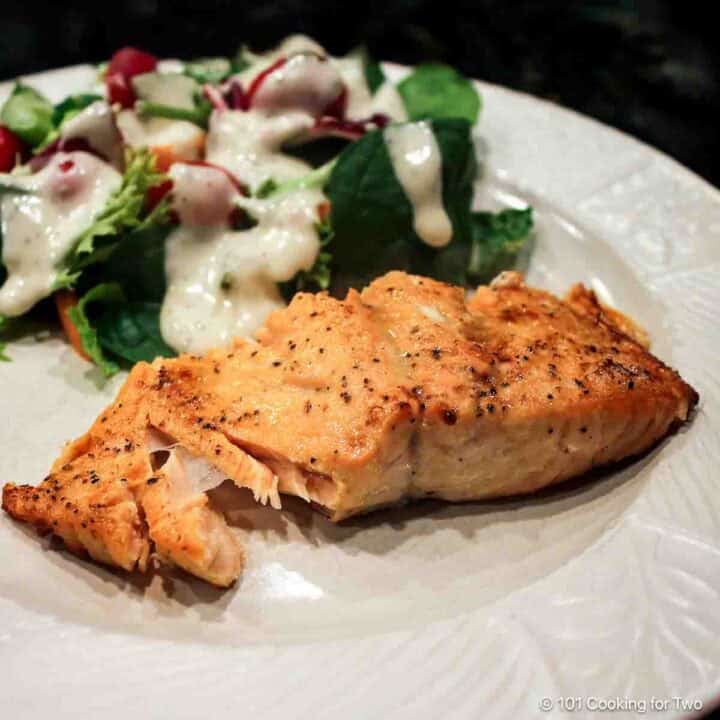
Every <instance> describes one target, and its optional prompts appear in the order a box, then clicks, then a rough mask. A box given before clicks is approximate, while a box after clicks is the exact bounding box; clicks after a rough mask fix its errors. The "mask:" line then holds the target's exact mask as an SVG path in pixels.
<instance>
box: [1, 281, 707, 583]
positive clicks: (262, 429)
mask: <svg viewBox="0 0 720 720" xmlns="http://www.w3.org/2000/svg"><path fill="white" fill-rule="evenodd" d="M644 340H645V337H644V335H643V334H642V330H641V329H640V328H639V327H638V326H637V325H635V324H634V323H633V322H632V321H631V320H630V319H629V318H625V316H622V315H620V314H619V313H617V312H615V311H612V310H610V309H608V308H604V307H603V306H602V305H600V303H598V302H597V299H596V298H595V297H594V295H593V294H592V293H591V292H589V291H587V290H585V289H584V288H582V287H581V286H576V287H575V288H573V290H572V291H571V293H570V295H569V296H568V298H567V299H566V301H562V300H559V299H558V298H556V297H554V296H552V295H550V294H549V293H547V292H543V291H541V290H535V289H531V288H529V287H527V286H526V285H525V284H524V283H523V281H522V278H521V277H520V276H519V275H518V274H516V273H504V274H502V275H501V276H499V277H498V278H497V279H496V280H495V281H494V282H493V283H492V284H491V285H490V286H488V287H481V288H479V289H478V290H477V292H476V293H475V294H474V296H473V297H472V299H471V300H470V301H468V302H466V298H465V294H464V292H463V290H462V289H460V288H456V287H452V286H450V285H446V284H443V283H440V282H436V281H434V280H430V279H427V278H422V277H417V276H410V275H406V274H404V273H400V272H392V273H389V274H387V275H385V276H384V277H382V278H379V279H378V280H376V281H375V282H373V283H372V284H371V285H370V286H369V287H367V288H365V289H364V290H363V291H362V292H357V291H354V290H351V291H350V292H349V293H348V295H347V297H346V298H345V299H344V300H336V299H334V298H331V297H329V296H328V295H326V294H323V293H321V294H317V295H312V294H305V293H300V294H298V295H296V296H295V298H294V299H293V301H292V303H291V304H290V305H289V307H287V308H286V309H284V310H281V311H278V312H276V313H274V314H273V315H271V316H270V318H269V319H268V321H267V322H266V324H265V326H264V327H263V328H262V329H261V330H260V332H259V333H258V336H257V342H253V341H245V340H239V341H236V342H235V344H234V345H233V346H232V347H230V348H224V349H218V350H214V351H211V352H209V353H208V354H207V355H205V356H204V357H196V356H190V355H184V356H181V357H179V358H177V359H173V360H166V359H158V360H156V361H155V362H154V363H152V364H147V363H140V364H138V365H136V366H135V368H134V369H133V371H132V372H131V374H130V376H129V378H128V380H127V382H126V384H125V386H124V387H123V389H122V390H121V392H120V394H119V396H118V398H117V400H116V401H115V402H114V403H113V404H112V405H111V406H110V407H109V408H107V409H106V410H105V411H104V412H103V413H102V414H101V416H100V417H99V418H98V419H97V421H96V422H95V424H94V425H93V426H92V427H91V428H90V430H89V431H88V433H87V434H86V435H84V436H83V437H82V438H80V439H79V440H77V441H75V442H74V443H72V444H70V445H69V446H68V447H67V448H66V449H65V451H64V452H63V453H62V455H61V456H60V458H59V459H58V460H57V461H56V463H55V464H54V466H53V468H52V470H51V473H50V475H49V476H48V477H47V478H46V479H45V480H44V481H43V482H42V483H41V484H40V485H39V486H38V487H32V486H29V485H22V486H16V485H12V484H8V485H6V486H5V488H4V490H3V507H4V508H5V510H7V512H9V513H10V514H11V515H12V516H13V517H15V518H17V519H18V520H23V521H26V522H29V523H32V524H34V525H36V526H37V527H39V528H40V529H42V530H46V531H50V532H53V533H55V534H56V535H58V536H59V537H61V538H62V539H63V540H64V541H65V543H66V544H67V546H68V547H69V548H70V549H71V550H74V551H84V552H87V553H88V554H89V555H90V556H91V557H92V558H94V559H96V560H98V561H100V562H104V563H107V564H111V565H117V566H119V567H122V568H124V569H126V570H131V569H133V568H138V569H140V570H144V569H145V568H146V566H147V564H148V558H149V557H150V556H151V555H154V556H155V557H157V558H159V559H160V560H161V561H164V562H167V563H172V564H175V565H178V566H180V567H182V568H184V569H185V570H187V571H188V572H190V573H193V574H194V575H197V576H198V577H201V578H204V579H205V580H208V581H209V582H212V583H214V584H216V585H220V586H226V585H229V584H230V583H232V582H233V580H234V579H236V578H237V577H238V575H239V574H240V572H241V570H242V565H243V554H242V550H241V548H240V546H239V544H238V542H237V540H236V538H235V535H234V534H233V532H232V530H231V529H230V528H228V527H227V525H226V523H225V521H224V518H223V516H222V514H221V512H220V511H219V510H218V509H216V508H214V507H212V505H211V503H210V502H209V500H208V497H207V495H206V491H207V490H208V489H210V488H212V487H214V486H215V485H217V484H219V483H220V482H222V481H223V480H224V479H226V478H230V479H232V480H233V482H235V483H236V484H237V485H238V486H240V487H245V488H249V489H250V490H251V491H252V492H253V494H254V496H255V498H256V499H257V500H258V501H259V502H262V503H269V504H270V505H272V506H273V507H276V508H279V507H281V498H282V495H283V494H289V495H296V496H298V497H301V498H303V499H304V500H306V501H308V502H310V503H312V504H313V506H314V507H315V508H316V509H318V510H320V511H321V512H323V513H324V514H326V515H327V516H328V517H329V518H330V519H331V520H333V521H339V520H343V519H344V518H347V517H349V516H351V515H355V514H357V513H364V512H368V511H371V510H374V509H377V508H380V507H384V506H388V505H393V504H396V503H400V502H405V501H407V500H412V499H414V498H422V497H435V498H442V499H445V500H449V501H468V500H479V499H485V498H493V497H501V496H508V495H517V494H524V493H530V492H533V491H535V490H538V489H540V488H543V487H546V486H548V485H552V484H554V483H557V482H560V481H562V480H565V479H567V478H570V477H574V476H576V475H579V474H582V473H584V472H586V471H587V470H589V469H590V468H592V467H594V466H597V465H603V464H607V463H611V462H614V461H618V460H621V459H623V458H626V457H630V456H633V455H637V454H639V453H642V452H643V451H645V450H647V449H648V448H649V447H651V446H652V445H653V444H654V443H656V442H657V441H658V440H659V439H661V438H662V437H663V436H665V435H666V434H667V433H668V432H669V431H670V430H671V429H672V428H673V427H674V426H676V425H677V424H679V423H682V422H684V421H685V420H686V419H687V418H688V415H689V413H690V412H691V410H692V407H693V406H694V405H695V403H696V402H697V394H696V393H695V391H694V390H693V389H692V388H691V387H690V386H689V385H688V384H687V383H685V382H684V381H683V380H682V379H681V378H680V376H679V375H678V374H677V373H676V372H675V371H674V370H672V369H670V368H669V367H667V366H666V365H664V364H663V363H662V362H660V361H659V360H658V359H657V358H655V357H653V356H652V355H651V354H649V353H648V352H647V350H646V349H645V348H644V347H643V342H644Z"/></svg>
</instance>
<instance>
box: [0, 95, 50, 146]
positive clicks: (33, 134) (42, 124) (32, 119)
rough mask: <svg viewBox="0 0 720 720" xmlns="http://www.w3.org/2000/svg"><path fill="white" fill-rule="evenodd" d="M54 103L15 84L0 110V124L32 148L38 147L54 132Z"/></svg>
mask: <svg viewBox="0 0 720 720" xmlns="http://www.w3.org/2000/svg"><path fill="white" fill-rule="evenodd" d="M52 116H53V106H52V103H51V102H50V101H49V100H48V99H47V98H45V97H43V96H42V95H41V94H40V93H39V92H38V91H37V90H34V89H33V88H31V87H29V86H28V85H23V84H22V83H15V87H14V88H13V90H12V93H11V94H10V97H9V98H8V99H7V100H6V101H5V104H4V105H3V106H2V110H0V122H1V123H2V124H3V125H5V127H7V128H9V129H10V130H12V131H13V132H14V133H15V134H16V135H17V136H18V137H20V138H22V139H23V140H24V141H25V142H26V143H27V144H28V145H30V146H31V147H37V146H38V145H40V144H41V143H42V142H44V140H45V138H46V137H47V136H48V135H49V134H50V132H52V130H53V128H54V126H53V121H52Z"/></svg>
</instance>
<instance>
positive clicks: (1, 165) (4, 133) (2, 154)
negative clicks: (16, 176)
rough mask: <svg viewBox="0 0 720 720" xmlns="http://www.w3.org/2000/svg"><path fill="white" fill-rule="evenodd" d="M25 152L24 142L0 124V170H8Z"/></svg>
mask: <svg viewBox="0 0 720 720" xmlns="http://www.w3.org/2000/svg"><path fill="white" fill-rule="evenodd" d="M24 154H25V143H24V142H23V141H22V140H21V139H20V138H19V137H18V136H17V135H16V134H15V133H14V132H13V131H12V130H8V129H7V128H6V127H3V126H2V125H0V172H10V171H11V170H12V169H13V168H14V167H15V164H16V162H17V159H18V158H19V157H22V156H23V155H24Z"/></svg>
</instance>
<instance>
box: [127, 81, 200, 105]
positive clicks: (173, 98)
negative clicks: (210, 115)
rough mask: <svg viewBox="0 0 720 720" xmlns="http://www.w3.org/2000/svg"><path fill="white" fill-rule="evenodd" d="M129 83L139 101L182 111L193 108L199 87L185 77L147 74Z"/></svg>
mask: <svg viewBox="0 0 720 720" xmlns="http://www.w3.org/2000/svg"><path fill="white" fill-rule="evenodd" d="M131 82H132V86H133V90H134V91H135V94H136V95H137V96H138V97H139V98H140V99H141V100H149V101H150V102H154V103H158V104H160V105H171V106H172V107H178V108H183V109H184V110H192V109H193V108H194V107H195V93H196V92H197V90H198V89H199V87H198V84H197V83H196V82H195V80H193V79H192V78H191V77H188V76H187V75H182V74H180V73H174V72H173V73H158V72H149V73H143V74H142V75H136V76H135V77H134V78H133V79H132V81H131Z"/></svg>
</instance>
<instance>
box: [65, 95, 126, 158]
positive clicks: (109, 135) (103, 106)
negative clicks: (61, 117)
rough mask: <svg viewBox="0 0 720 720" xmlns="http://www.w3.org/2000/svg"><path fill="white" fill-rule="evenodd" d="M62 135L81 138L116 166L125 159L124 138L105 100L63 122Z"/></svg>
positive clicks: (92, 104) (67, 137) (66, 137)
mask: <svg viewBox="0 0 720 720" xmlns="http://www.w3.org/2000/svg"><path fill="white" fill-rule="evenodd" d="M60 137H61V138H63V139H64V140H70V139H73V138H81V139H83V140H86V141H87V143H88V144H89V145H90V147H91V148H93V149H94V150H96V151H97V152H99V153H100V154H101V155H102V156H103V157H105V158H107V159H108V160H109V161H110V162H111V163H112V164H113V165H114V166H115V167H118V168H119V167H121V166H122V161H123V151H122V138H121V137H120V133H119V132H118V129H117V126H116V125H115V116H114V114H113V111H112V109H111V107H110V105H109V104H108V103H107V102H106V101H105V100H98V101H96V102H94V103H91V104H90V105H88V106H87V107H86V108H85V109H84V110H82V111H81V112H79V113H78V114H77V115H75V117H72V118H70V119H69V120H67V121H66V122H65V123H63V125H62V127H61V128H60Z"/></svg>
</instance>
